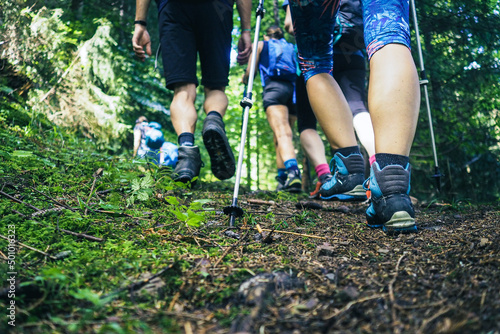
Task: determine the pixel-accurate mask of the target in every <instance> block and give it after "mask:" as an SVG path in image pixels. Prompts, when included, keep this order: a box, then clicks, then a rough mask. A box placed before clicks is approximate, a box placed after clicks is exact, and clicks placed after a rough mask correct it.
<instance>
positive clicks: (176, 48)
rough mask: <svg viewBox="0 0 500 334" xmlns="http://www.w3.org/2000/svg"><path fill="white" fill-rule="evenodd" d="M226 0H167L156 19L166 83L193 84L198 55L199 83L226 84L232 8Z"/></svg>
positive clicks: (227, 82) (213, 86)
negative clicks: (199, 67)
mask: <svg viewBox="0 0 500 334" xmlns="http://www.w3.org/2000/svg"><path fill="white" fill-rule="evenodd" d="M230 3H232V2H228V1H227V0H226V1H224V0H213V1H200V0H169V1H168V2H167V4H166V5H165V7H164V8H163V9H162V10H161V12H160V14H159V18H158V22H159V31H160V43H161V53H162V60H163V68H164V71H165V80H166V86H167V88H168V89H174V87H175V84H177V83H194V84H196V85H198V78H197V77H196V69H197V66H196V65H197V57H198V54H199V55H200V65H201V76H202V78H201V84H202V85H203V86H205V87H208V88H221V87H226V86H227V85H228V84H229V79H228V76H229V64H230V55H231V42H232V36H231V31H232V29H233V7H232V6H230Z"/></svg>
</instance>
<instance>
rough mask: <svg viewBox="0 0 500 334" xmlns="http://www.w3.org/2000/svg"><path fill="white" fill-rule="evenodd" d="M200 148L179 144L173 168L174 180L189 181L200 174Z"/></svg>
mask: <svg viewBox="0 0 500 334" xmlns="http://www.w3.org/2000/svg"><path fill="white" fill-rule="evenodd" d="M201 165H202V162H201V156H200V148H199V147H198V146H179V158H178V161H177V165H176V166H175V169H174V181H179V182H183V183H187V182H190V181H191V180H192V179H193V178H194V177H195V176H198V175H200V168H201Z"/></svg>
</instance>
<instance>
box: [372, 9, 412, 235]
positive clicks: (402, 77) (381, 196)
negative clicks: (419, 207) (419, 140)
mask: <svg viewBox="0 0 500 334" xmlns="http://www.w3.org/2000/svg"><path fill="white" fill-rule="evenodd" d="M382 12H383V13H389V14H388V15H384V24H383V25H381V24H380V15H379V14H380V13H382ZM363 17H364V27H365V44H366V45H367V51H368V56H369V58H370V89H369V92H368V107H369V109H370V112H371V115H372V121H373V126H374V131H375V148H376V152H377V154H376V155H375V162H373V164H372V167H371V172H370V182H369V187H370V192H371V204H370V206H369V207H368V209H367V211H366V218H367V224H368V225H369V226H371V227H382V228H383V229H384V230H385V231H387V232H388V233H394V232H411V231H415V230H416V229H417V227H416V224H415V219H414V217H415V211H414V209H413V205H412V203H411V199H410V196H409V193H410V175H411V167H410V163H409V157H408V155H409V153H410V148H411V144H412V142H413V137H414V135H415V129H416V125H417V117H418V109H419V103H420V90H419V85H418V75H417V71H416V67H415V64H414V62H413V58H412V57H411V53H410V29H409V24H408V22H409V4H408V1H405V0H400V1H391V2H383V3H382V2H377V1H374V0H366V1H364V3H363ZM387 18H390V19H389V20H388V19H387Z"/></svg>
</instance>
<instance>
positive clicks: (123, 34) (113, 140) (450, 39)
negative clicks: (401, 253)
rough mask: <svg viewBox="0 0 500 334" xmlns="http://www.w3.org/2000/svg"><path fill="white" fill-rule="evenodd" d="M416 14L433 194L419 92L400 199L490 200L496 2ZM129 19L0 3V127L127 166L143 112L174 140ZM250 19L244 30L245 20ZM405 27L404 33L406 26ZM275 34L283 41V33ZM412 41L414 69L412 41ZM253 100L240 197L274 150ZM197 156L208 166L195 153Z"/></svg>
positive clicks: (495, 153) (495, 193)
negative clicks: (90, 148) (74, 144)
mask: <svg viewBox="0 0 500 334" xmlns="http://www.w3.org/2000/svg"><path fill="white" fill-rule="evenodd" d="M256 4H257V1H254V5H256ZM279 5H280V4H279V3H278V1H277V0H273V1H265V8H266V15H265V16H264V19H263V22H262V28H263V29H265V28H266V27H268V26H269V25H271V24H273V23H278V24H281V25H282V24H283V20H284V11H283V10H282V9H281V8H280V7H279ZM416 7H417V8H416V9H417V15H418V24H419V29H420V35H421V43H422V49H423V57H424V61H425V67H426V72H427V76H428V78H429V85H428V87H429V96H430V101H429V102H430V106H431V111H432V124H433V129H434V134H435V142H436V151H437V157H438V163H439V168H440V172H441V173H442V174H443V175H442V176H441V177H440V178H439V180H440V184H441V191H440V192H438V189H437V185H436V178H435V177H433V175H434V174H435V167H436V166H435V162H434V159H433V151H432V141H431V136H430V128H429V121H428V116H427V112H426V108H425V100H424V95H423V94H422V104H421V114H420V119H419V124H418V128H417V133H416V138H415V141H414V145H413V149H412V154H411V161H412V164H413V175H412V195H414V196H416V197H418V198H419V199H421V200H427V201H433V200H437V199H445V200H447V201H450V202H458V201H470V202H491V201H497V200H498V198H499V197H500V181H499V179H500V145H499V140H500V117H499V116H500V115H499V110H500V52H499V50H500V4H499V2H498V1H496V0H459V1H455V0H452V1H430V0H419V1H417V2H416ZM134 14H135V1H134V0H116V1H97V0H46V1H34V0H28V1H21V0H19V1H15V0H7V1H2V3H1V5H0V94H1V99H0V122H1V123H3V124H4V125H3V127H4V129H5V128H9V129H10V130H11V131H14V132H18V133H23V135H29V133H30V131H35V129H37V128H40V127H47V125H46V123H43V122H41V119H48V120H49V121H50V122H51V123H50V124H51V126H53V127H54V129H59V128H65V129H66V130H68V131H70V132H72V133H73V134H74V136H84V137H86V138H89V139H91V140H92V142H93V143H94V144H95V147H96V149H98V150H101V151H103V152H107V153H109V154H111V155H116V156H122V157H124V158H127V159H130V158H131V148H132V126H133V124H134V122H135V119H136V118H137V117H138V116H140V115H145V116H147V117H148V118H149V119H150V120H156V121H158V122H159V123H161V124H162V126H163V128H164V129H166V130H167V131H165V135H166V138H167V140H169V141H172V142H174V143H175V142H176V136H175V133H174V131H173V128H172V126H171V123H170V120H169V105H170V101H171V97H172V93H171V91H168V90H166V89H165V87H164V80H163V77H162V64H161V60H160V59H158V66H157V68H155V57H154V54H153V57H150V58H148V59H147V60H146V61H145V62H144V63H141V62H139V61H138V60H137V59H136V58H135V57H134V55H133V51H132V46H131V38H132V32H133V28H134V27H133V20H134ZM253 16H254V15H253ZM237 20H238V16H237V12H236V11H235V29H234V33H233V38H234V41H235V43H234V44H236V41H237V39H238V37H239V33H240V30H239V24H238V22H237ZM252 20H253V22H255V17H253V18H252ZM156 22H157V8H156V4H155V3H154V1H152V4H151V7H150V10H149V17H148V28H149V31H150V33H151V36H152V38H153V53H155V51H156V50H157V47H158V35H157V27H156ZM411 25H412V28H413V26H414V22H413V21H412V22H411ZM252 27H253V28H255V23H253V24H252ZM286 37H287V39H288V40H289V41H293V37H292V36H288V35H287V36H286ZM412 39H413V40H412V41H413V53H414V59H415V61H416V63H417V66H418V54H417V47H416V42H415V34H413V35H412ZM243 70H244V67H243V66H238V65H236V64H235V65H234V66H232V68H231V73H230V86H229V87H228V89H227V93H228V96H229V99H230V103H229V109H228V116H229V117H227V118H226V124H227V125H226V127H227V130H228V133H229V139H230V143H231V145H232V146H233V148H234V149H235V150H236V148H237V147H238V145H239V142H240V128H241V119H242V117H241V115H242V110H241V107H240V105H239V101H240V100H241V98H242V94H243V89H244V87H243V86H242V85H241V83H240V78H241V74H242V72H243ZM199 92H200V95H199V99H198V100H197V106H198V110H199V114H200V115H202V114H203V111H202V110H201V109H202V107H201V106H202V105H201V101H202V97H203V96H202V95H201V92H202V90H201V89H199ZM260 93H261V87H260V85H259V81H258V80H257V81H256V84H255V86H254V99H255V102H256V103H255V105H254V106H253V108H252V109H251V111H250V125H249V129H248V141H247V145H246V151H245V153H246V155H245V159H244V165H243V180H242V184H243V185H244V186H247V187H248V188H249V189H257V188H259V189H274V187H275V181H274V176H275V151H274V147H273V143H272V133H271V131H270V128H269V126H268V124H267V120H266V118H265V114H264V113H263V111H262V109H263V108H262V102H261V99H260ZM198 123H199V124H198V127H200V126H201V122H198ZM197 133H200V131H199V129H198V131H197ZM0 144H1V142H0ZM297 147H298V142H297ZM19 149H22V148H19ZM0 150H2V147H0ZM202 152H203V153H202V154H204V156H203V159H204V160H206V161H208V156H205V155H206V152H205V150H202ZM299 156H302V153H300V152H299ZM328 158H329V157H328ZM201 178H202V179H204V180H207V181H210V180H212V179H211V178H213V176H211V173H210V172H209V171H208V169H206V168H205V169H202V175H201Z"/></svg>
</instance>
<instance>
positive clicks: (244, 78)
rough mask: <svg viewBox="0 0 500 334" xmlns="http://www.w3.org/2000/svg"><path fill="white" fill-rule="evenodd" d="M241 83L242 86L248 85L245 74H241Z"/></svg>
mask: <svg viewBox="0 0 500 334" xmlns="http://www.w3.org/2000/svg"><path fill="white" fill-rule="evenodd" d="M241 83H242V84H244V85H248V75H247V73H246V72H245V73H243V76H242V77H241Z"/></svg>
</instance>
